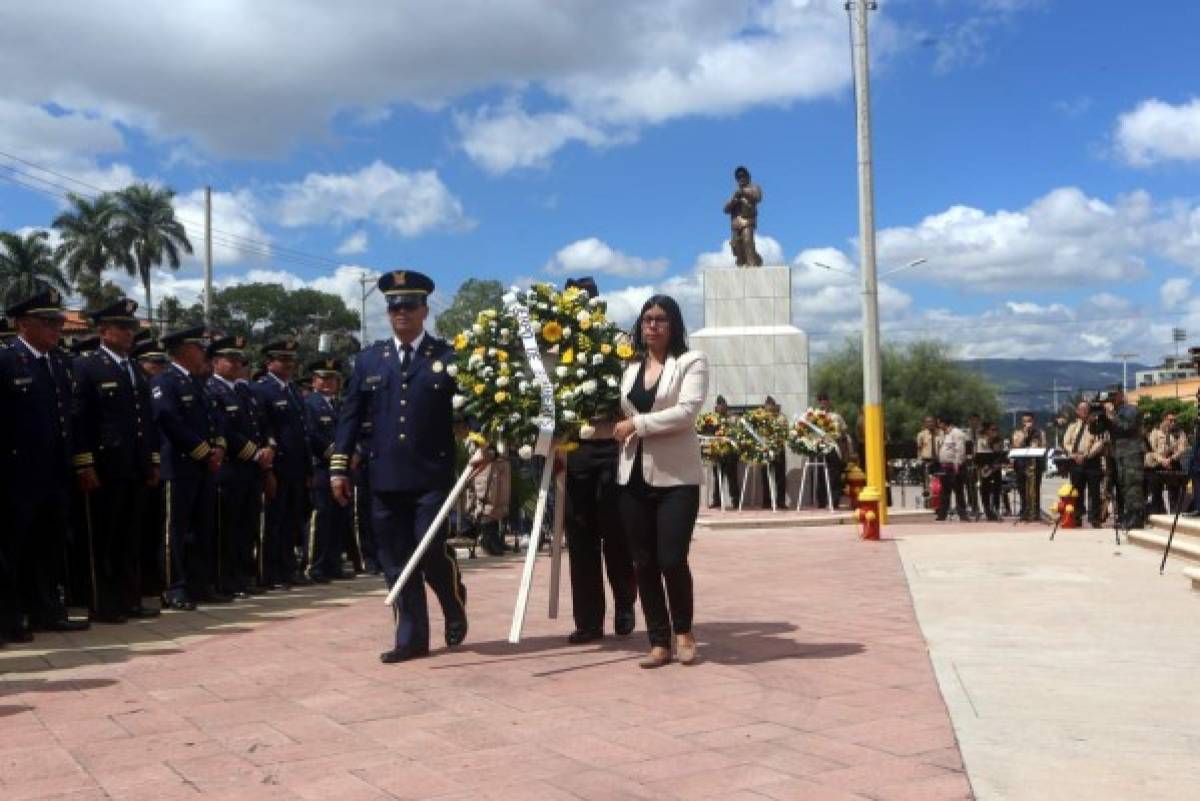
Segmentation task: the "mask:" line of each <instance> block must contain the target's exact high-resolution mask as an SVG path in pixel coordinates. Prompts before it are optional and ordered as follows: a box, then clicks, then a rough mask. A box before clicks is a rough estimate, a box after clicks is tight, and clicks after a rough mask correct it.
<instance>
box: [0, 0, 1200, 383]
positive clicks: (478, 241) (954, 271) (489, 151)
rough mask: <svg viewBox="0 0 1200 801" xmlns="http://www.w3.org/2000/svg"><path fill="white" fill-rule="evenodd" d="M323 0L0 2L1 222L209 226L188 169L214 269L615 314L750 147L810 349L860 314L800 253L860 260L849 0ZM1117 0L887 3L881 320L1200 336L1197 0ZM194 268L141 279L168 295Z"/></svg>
mask: <svg viewBox="0 0 1200 801" xmlns="http://www.w3.org/2000/svg"><path fill="white" fill-rule="evenodd" d="M340 5H342V6H347V7H344V8H342V7H339V8H334V7H332V6H330V5H329V4H322V3H317V2H315V0H314V1H313V2H308V1H307V0H298V1H297V2H291V3H287V4H282V3H280V4H263V3H249V2H245V3H234V2H230V3H224V4H214V3H208V2H199V0H194V1H193V2H177V3H172V4H170V5H169V6H168V5H159V4H150V3H131V2H129V3H123V2H96V3H90V4H86V5H83V6H81V5H80V4H72V3H65V2H49V3H42V4H39V5H38V6H36V7H33V6H26V7H24V8H18V7H16V6H15V5H13V4H9V5H8V6H6V7H4V8H3V9H0V31H2V32H3V33H0V153H3V154H5V155H0V228H5V229H9V230H20V229H24V228H28V227H37V226H44V225H45V224H46V223H47V222H48V221H49V220H50V219H51V218H52V217H53V216H54V214H55V213H56V211H57V210H58V208H59V207H60V204H61V198H60V197H58V196H57V195H59V194H61V193H62V192H63V191H64V190H65V189H68V188H69V189H74V190H78V191H83V192H91V191H93V189H92V188H91V187H103V188H109V187H116V186H120V185H122V184H124V183H126V182H128V181H129V180H133V179H135V178H136V179H143V180H151V181H156V182H161V183H165V184H168V185H170V186H171V187H173V188H174V189H175V190H176V191H177V192H178V193H179V196H180V214H181V216H183V217H184V218H185V219H187V220H189V221H194V222H196V223H199V221H200V220H201V211H200V209H201V207H200V200H199V198H200V196H199V189H200V187H202V186H204V185H205V184H211V185H212V186H213V187H214V191H215V192H216V199H215V226H216V228H217V229H218V235H217V239H218V247H217V280H218V282H220V283H222V284H228V283H234V282H238V281H245V280H278V281H282V282H285V283H288V284H290V285H301V284H308V285H313V286H317V287H319V288H323V289H328V290H330V291H335V292H338V293H339V294H342V295H343V296H344V297H345V298H346V299H347V300H348V301H352V300H354V299H356V298H357V291H358V289H357V283H356V281H355V277H356V276H357V275H358V274H359V272H360V271H361V270H362V269H367V270H376V271H378V270H384V269H391V268H395V267H400V266H404V267H410V268H415V269H420V270H423V271H426V272H428V273H430V274H431V275H433V276H434V277H435V279H436V280H437V281H438V283H439V286H440V287H441V288H442V290H444V291H445V293H446V295H447V296H448V295H449V292H450V291H452V289H453V288H454V287H455V286H457V284H458V283H459V282H461V281H462V280H464V279H465V278H467V277H471V276H476V277H488V278H497V279H500V280H502V281H504V282H506V283H509V282H513V281H526V280H529V279H532V278H543V279H545V278H549V279H553V280H558V281H561V280H563V278H564V277H565V275H568V274H583V273H590V274H593V275H595V276H596V277H597V279H598V281H599V282H600V284H601V287H602V289H604V290H605V291H606V292H607V293H608V294H610V296H611V299H612V303H613V306H614V308H615V309H616V310H617V311H618V312H619V313H621V314H628V313H629V310H630V309H632V307H633V306H635V305H636V304H637V303H639V302H640V300H641V299H643V298H644V297H645V296H646V295H647V294H648V293H649V292H651V291H654V290H665V291H668V292H672V293H674V294H676V295H678V296H679V298H680V300H681V301H682V302H683V304H684V307H685V309H687V311H688V316H689V323H690V325H691V326H692V327H699V326H700V325H701V323H702V320H701V319H700V318H701V314H700V311H699V309H700V304H699V302H698V301H699V278H698V273H699V271H701V270H703V269H705V268H706V267H710V266H719V265H721V264H723V263H725V262H727V261H728V259H729V257H728V255H727V252H726V251H727V248H724V247H723V241H724V239H725V237H726V236H727V222H726V218H725V217H724V216H723V215H722V214H721V205H722V204H723V202H724V200H725V199H726V197H727V195H728V193H729V191H730V189H731V175H730V173H731V170H732V168H733V166H734V165H736V164H740V163H744V164H747V165H748V166H749V167H750V168H751V170H752V171H753V173H754V177H755V179H756V180H757V181H759V182H760V183H761V184H762V186H763V188H764V192H765V200H764V203H763V205H762V208H761V212H760V213H761V217H760V230H759V233H760V249H761V250H762V251H763V252H764V254H766V255H767V256H769V257H770V260H771V261H773V262H776V263H780V264H788V265H791V266H792V267H793V268H794V272H793V285H794V291H793V296H794V310H793V316H794V318H795V319H794V322H795V323H796V324H797V325H798V326H800V327H801V328H804V329H806V330H808V331H810V332H811V334H812V337H813V342H812V347H813V350H814V352H815V353H819V352H820V351H821V350H822V349H824V348H827V347H828V346H829V345H830V344H836V343H838V342H840V341H841V340H842V339H843V338H844V337H845V336H847V335H848V334H851V333H853V332H854V331H855V330H856V328H857V325H858V317H859V305H858V293H857V285H856V284H855V281H854V280H853V279H852V278H849V277H844V276H839V275H837V274H834V273H829V272H826V271H823V270H819V269H817V268H814V267H810V266H806V265H807V264H810V263H811V262H813V261H822V262H825V263H829V264H834V265H835V266H839V267H842V268H844V269H846V270H849V271H853V270H854V269H855V263H856V261H857V251H856V237H857V206H856V204H857V195H856V191H857V190H856V183H855V151H854V128H853V124H854V117H853V95H852V86H851V77H850V61H849V51H848V38H849V37H848V26H847V21H846V14H845V11H844V10H843V9H842V2H841V0H808V1H807V2H806V1H805V0H790V1H785V0H775V1H774V2H771V1H769V0H743V2H730V1H729V0H724V1H723V2H716V0H668V1H666V2H659V3H654V4H647V3H625V2H611V0H610V1H609V2H600V1H599V0H590V1H588V0H574V1H573V2H562V1H561V0H557V1H556V0H510V2H499V1H496V2H483V0H477V1H476V2H466V0H444V1H443V2H440V3H439V4H437V6H436V7H431V6H429V5H428V4H417V3H408V2H402V3H396V2H384V0H379V1H378V2H373V1H368V0H362V2H357V3H352V4H340ZM1151 7H1157V4H1151V6H1148V7H1147V8H1151ZM1138 8H1140V7H1138ZM1134 9H1135V7H1134V6H1132V5H1131V4H1128V3H1125V2H1117V0H1096V1H1095V2H1089V3H1086V4H1084V3H1079V2H1068V0H1060V1H1059V2H1055V1H1054V0H953V1H952V0H890V2H888V1H887V0H884V1H883V2H880V9H879V11H878V12H877V13H875V14H873V15H872V20H871V24H872V36H873V42H872V45H873V75H872V78H873V81H872V91H873V99H874V123H875V159H876V187H877V198H876V199H877V224H878V228H879V232H880V233H879V247H880V268H881V270H884V269H887V268H888V267H890V266H893V265H898V264H903V263H906V262H908V261H910V260H912V259H914V258H926V259H928V262H927V263H926V264H923V265H921V266H919V267H916V268H913V269H912V270H908V271H905V272H903V273H901V274H899V275H896V276H894V277H893V278H891V279H889V280H888V281H887V282H886V284H885V286H884V287H883V288H882V294H881V309H882V320H883V329H884V333H885V336H886V337H890V338H891V339H893V340H897V339H904V338H909V337H915V336H924V335H932V336H940V337H942V338H945V339H947V340H948V341H950V342H952V343H953V344H954V346H955V348H956V351H957V352H958V353H959V354H960V355H962V356H1022V355H1024V356H1037V357H1078V358H1107V357H1108V355H1109V354H1111V353H1112V352H1114V351H1119V350H1129V351H1133V352H1136V353H1138V354H1140V358H1141V360H1143V361H1153V360H1155V359H1156V358H1157V357H1158V356H1160V355H1161V354H1162V353H1164V352H1167V351H1169V350H1170V349H1171V346H1169V345H1168V344H1167V343H1169V342H1170V329H1171V328H1172V327H1173V326H1182V327H1185V328H1188V329H1189V332H1191V333H1193V334H1194V337H1193V338H1194V339H1197V340H1200V304H1194V303H1193V301H1192V291H1191V290H1192V287H1193V283H1194V280H1195V273H1196V272H1200V194H1198V192H1197V189H1196V178H1197V175H1200V100H1198V99H1197V98H1200V86H1197V77H1196V76H1197V75H1200V56H1198V55H1197V54H1196V48H1195V46H1194V45H1195V42H1194V37H1195V31H1196V30H1198V29H1200V9H1197V7H1196V6H1195V4H1171V6H1170V13H1169V15H1164V13H1159V12H1166V11H1167V7H1166V4H1163V7H1162V8H1158V9H1157V12H1156V13H1150V11H1149V10H1134ZM17 159H22V160H24V161H19V160H17ZM25 162H31V163H33V164H36V165H38V167H40V168H46V169H49V170H53V171H54V172H56V173H59V174H60V175H61V176H67V177H66V178H64V177H59V176H56V175H53V174H51V173H49V172H44V171H43V170H42V169H39V168H35V167H32V166H30V165H29V164H28V163H25ZM69 179H71V180H69ZM14 181H15V182H20V183H22V184H25V185H26V186H22V185H19V184H18V183H14ZM79 182H82V183H79ZM30 186H33V187H37V188H39V189H40V190H41V191H40V192H39V191H34V190H33V189H31V188H29V187H30ZM194 230H195V236H194V242H195V244H197V246H199V244H200V241H201V236H200V228H199V226H198V225H197V226H196V227H195V228H194ZM231 237H238V238H237V239H234V238H231ZM232 243H237V245H238V246H236V247H234V246H232ZM199 275H200V273H199V264H198V262H195V261H193V262H190V263H189V264H187V265H185V267H184V269H182V270H181V271H179V272H178V273H175V274H170V275H167V274H164V275H162V276H161V277H160V278H159V279H158V280H157V281H156V285H157V289H156V292H157V293H159V294H163V293H168V294H176V295H178V296H180V297H181V298H182V299H184V300H191V299H192V298H194V297H195V294H196V291H197V289H198V287H199ZM371 308H372V314H371V318H372V324H373V327H374V328H375V330H379V324H380V323H382V314H381V310H380V307H379V306H378V301H376V304H375V305H373V306H372V307H371Z"/></svg>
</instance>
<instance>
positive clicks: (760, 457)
mask: <svg viewBox="0 0 1200 801" xmlns="http://www.w3.org/2000/svg"><path fill="white" fill-rule="evenodd" d="M747 426H749V428H750V429H753V430H754V434H757V435H758V436H757V437H755V436H754V434H751V433H750V430H749V429H748V428H747ZM787 437H788V424H787V420H786V419H785V418H784V417H783V416H782V415H778V414H774V413H772V412H768V411H767V410H766V409H754V410H753V411H751V412H748V413H747V414H746V415H745V416H744V417H742V418H740V419H739V421H738V423H737V425H733V426H730V438H731V439H732V440H733V442H734V445H735V446H736V448H737V452H738V458H739V459H741V460H742V461H743V462H746V463H747V464H767V463H769V462H770V461H771V460H772V459H777V458H779V456H780V455H782V454H783V451H784V448H786V447H787Z"/></svg>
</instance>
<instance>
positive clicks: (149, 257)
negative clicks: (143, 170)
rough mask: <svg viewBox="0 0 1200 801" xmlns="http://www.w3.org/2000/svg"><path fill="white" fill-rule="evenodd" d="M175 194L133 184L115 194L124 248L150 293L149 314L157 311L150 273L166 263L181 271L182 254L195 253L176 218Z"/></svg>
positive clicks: (116, 213)
mask: <svg viewBox="0 0 1200 801" xmlns="http://www.w3.org/2000/svg"><path fill="white" fill-rule="evenodd" d="M174 198H175V192H174V191H172V190H170V189H166V188H160V187H153V186H150V185H149V184H133V185H131V186H127V187H125V188H124V189H122V190H121V191H119V192H117V193H116V194H115V195H114V199H115V201H116V210H115V211H114V213H113V219H114V223H115V226H116V229H117V234H118V237H119V238H120V241H121V246H122V248H123V249H124V250H125V251H126V252H127V253H128V254H129V256H130V257H131V261H129V262H125V264H126V265H127V266H128V265H129V264H132V265H133V266H134V268H135V269H136V271H137V272H136V274H137V275H138V277H139V278H141V279H142V287H143V288H144V289H145V291H146V314H147V315H149V314H150V310H151V309H153V308H154V302H153V297H152V295H151V293H150V271H151V270H152V269H154V268H155V267H158V266H159V265H161V264H163V262H164V261H165V262H166V264H167V266H168V267H170V268H171V269H172V270H178V269H179V263H180V260H179V254H180V252H183V253H191V252H192V243H191V242H190V241H189V240H188V237H187V231H185V230H184V228H183V225H182V223H180V222H179V221H178V220H176V219H175V204H174V202H173V201H174Z"/></svg>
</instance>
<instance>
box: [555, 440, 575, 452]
mask: <svg viewBox="0 0 1200 801" xmlns="http://www.w3.org/2000/svg"><path fill="white" fill-rule="evenodd" d="M578 449H579V443H578V442H564V443H562V444H561V445H559V446H558V448H557V450H558V452H559V453H570V452H571V451H574V450H578Z"/></svg>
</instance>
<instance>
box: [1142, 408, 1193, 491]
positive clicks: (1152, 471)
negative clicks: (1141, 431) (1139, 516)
mask: <svg viewBox="0 0 1200 801" xmlns="http://www.w3.org/2000/svg"><path fill="white" fill-rule="evenodd" d="M1146 439H1147V442H1148V444H1149V449H1148V450H1147V452H1146V456H1145V465H1146V479H1147V481H1146V483H1147V485H1148V487H1149V490H1150V507H1149V511H1150V514H1164V513H1166V512H1167V511H1168V509H1169V511H1170V512H1174V511H1175V509H1176V507H1177V506H1178V505H1179V503H1180V502H1181V501H1182V500H1183V499H1182V497H1181V496H1182V495H1183V482H1184V481H1185V480H1186V474H1185V473H1184V472H1183V470H1182V461H1183V455H1184V454H1185V453H1187V450H1188V438H1187V434H1185V433H1183V431H1182V429H1180V428H1179V425H1178V421H1177V418H1176V417H1175V413H1174V412H1167V413H1166V414H1165V415H1163V419H1162V422H1161V423H1159V424H1158V426H1157V427H1156V428H1154V429H1153V430H1152V431H1151V432H1150V433H1149V435H1147V437H1146ZM1164 487H1165V488H1166V489H1167V496H1168V509H1164V508H1163V498H1162V496H1163V489H1164Z"/></svg>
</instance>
